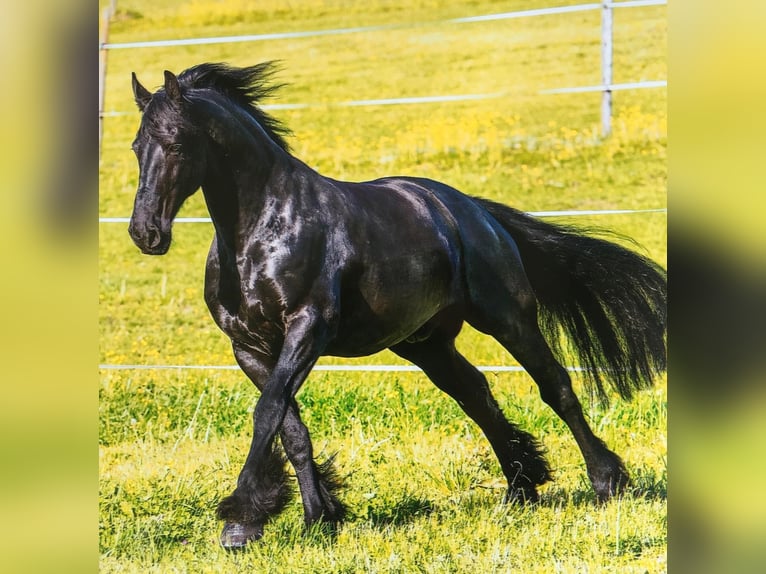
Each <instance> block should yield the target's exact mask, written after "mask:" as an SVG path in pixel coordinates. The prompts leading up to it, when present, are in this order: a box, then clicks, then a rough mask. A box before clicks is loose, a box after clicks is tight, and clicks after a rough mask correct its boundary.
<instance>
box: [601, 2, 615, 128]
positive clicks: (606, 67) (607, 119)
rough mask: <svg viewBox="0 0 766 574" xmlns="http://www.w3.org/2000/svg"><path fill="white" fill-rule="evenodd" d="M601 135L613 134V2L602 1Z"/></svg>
mask: <svg viewBox="0 0 766 574" xmlns="http://www.w3.org/2000/svg"><path fill="white" fill-rule="evenodd" d="M601 85H602V86H603V91H602V92H601V134H602V135H604V136H608V135H609V134H611V133H612V2H611V0H601Z"/></svg>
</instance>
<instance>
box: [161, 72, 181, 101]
mask: <svg viewBox="0 0 766 574" xmlns="http://www.w3.org/2000/svg"><path fill="white" fill-rule="evenodd" d="M165 93H166V94H167V96H168V98H170V101H172V102H175V103H177V104H180V103H181V86H179V85H178V78H176V76H175V74H173V72H168V71H167V70H165Z"/></svg>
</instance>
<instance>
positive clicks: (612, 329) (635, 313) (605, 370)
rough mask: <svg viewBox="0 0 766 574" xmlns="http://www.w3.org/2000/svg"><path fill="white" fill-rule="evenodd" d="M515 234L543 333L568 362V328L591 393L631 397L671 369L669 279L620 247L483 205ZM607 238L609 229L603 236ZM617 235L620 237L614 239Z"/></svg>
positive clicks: (494, 205)
mask: <svg viewBox="0 0 766 574" xmlns="http://www.w3.org/2000/svg"><path fill="white" fill-rule="evenodd" d="M476 200H477V201H478V203H479V204H480V205H481V206H482V207H483V208H484V209H485V210H487V211H488V212H489V213H490V214H491V215H492V217H494V218H495V219H496V220H497V221H498V223H500V225H501V226H502V227H503V228H504V229H505V230H506V231H507V232H508V233H509V234H510V236H511V237H512V238H513V240H514V241H515V242H516V245H517V246H518V249H519V253H520V255H521V260H522V263H523V265H524V269H525V272H526V274H527V277H528V278H529V281H530V284H531V285H532V289H533V290H534V292H535V296H536V298H537V300H538V305H539V316H538V321H539V324H540V329H541V331H542V332H543V334H544V336H545V337H546V339H547V340H548V342H549V344H550V345H551V347H552V348H553V350H554V353H555V354H556V355H557V356H558V357H559V358H560V359H561V358H563V353H562V345H561V341H562V338H561V333H562V330H563V332H564V334H565V335H566V339H568V340H569V342H570V346H571V347H572V348H573V350H574V353H575V355H576V357H577V358H578V359H579V363H580V366H581V367H582V368H583V370H584V378H585V381H586V385H588V387H589V390H590V391H591V392H593V391H595V392H596V393H597V395H598V397H599V399H600V400H601V402H602V403H606V402H607V397H608V395H607V392H606V390H605V388H604V381H607V382H608V383H609V384H611V387H612V388H613V389H614V390H615V391H617V393H619V395H620V396H621V397H622V398H624V399H630V398H631V397H632V396H633V393H634V391H636V390H639V389H644V388H648V387H650V386H651V385H652V383H653V382H654V379H655V378H656V376H657V375H658V374H660V373H662V372H663V371H665V369H666V367H667V351H666V348H667V346H666V333H667V273H666V271H665V270H664V269H663V268H662V267H661V266H660V265H658V264H657V263H655V262H654V261H652V260H650V259H649V258H647V257H644V256H643V255H640V254H638V253H636V252H634V251H631V250H629V249H626V248H624V247H622V246H620V245H618V244H617V243H613V242H611V241H607V240H604V239H601V238H597V237H593V236H592V234H588V233H589V231H592V230H579V229H576V228H573V227H568V226H563V225H558V224H556V225H553V224H550V223H547V222H543V221H541V220H539V219H536V218H534V217H531V216H529V215H526V214H525V213H523V212H521V211H518V210H516V209H512V208H510V207H507V206H505V205H501V204H499V203H495V202H492V201H488V200H485V199H478V198H477V199H476ZM603 233H605V232H603V231H601V232H600V234H603ZM612 235H614V234H612Z"/></svg>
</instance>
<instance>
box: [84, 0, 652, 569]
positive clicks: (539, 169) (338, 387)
mask: <svg viewBox="0 0 766 574" xmlns="http://www.w3.org/2000/svg"><path fill="white" fill-rule="evenodd" d="M576 3H578V2H571V1H570V2H565V1H561V2H554V3H553V4H556V5H564V4H576ZM104 4H105V2H101V5H102V6H103V5H104ZM253 4H257V7H252V5H253ZM550 4H551V3H549V2H548V1H520V0H519V1H490V0H475V1H462V2H451V3H444V2H436V1H430V0H415V1H409V2H404V1H402V0H372V1H370V2H365V3H356V2H340V1H321V0H290V2H276V1H272V0H265V1H263V2H258V3H248V2H245V1H244V0H232V1H229V2H216V1H214V0H195V1H191V2H190V1H182V0H175V1H169V0H167V1H164V2H148V1H146V0H120V2H118V13H117V15H116V18H115V20H114V22H113V23H112V27H111V34H110V41H112V42H123V41H132V40H143V39H164V38H182V37H198V36H200V37H201V36H218V35H232V34H243V33H248V34H251V33H266V32H282V31H292V30H319V29H331V28H339V27H352V26H371V25H388V24H393V23H404V24H405V25H403V26H401V27H399V28H393V29H391V30H386V31H381V32H373V33H363V34H349V35H344V36H328V37H316V38H301V39H292V40H285V41H282V40H275V41H269V42H257V43H242V44H220V45H210V46H192V47H182V48H151V49H149V48H146V49H135V50H114V51H112V52H110V54H109V66H108V76H107V94H106V96H107V97H106V109H107V110H108V111H118V112H126V111H127V112H132V111H133V110H134V109H135V107H134V105H133V102H132V94H131V90H130V72H131V71H136V72H137V73H138V75H139V78H140V79H141V80H142V82H143V83H144V84H145V85H146V86H147V87H150V88H154V87H157V86H158V85H160V83H161V78H162V71H163V70H164V69H171V70H174V71H176V72H179V71H180V70H182V69H184V68H186V67H188V66H190V65H193V64H196V63H199V62H202V61H228V62H230V63H232V64H237V65H246V64H251V63H254V62H259V61H262V60H267V59H280V60H282V68H283V71H282V72H281V73H280V75H279V79H280V80H281V81H284V82H286V83H287V85H286V86H285V87H284V88H283V90H282V92H281V97H280V99H279V100H278V101H275V102H274V103H299V102H308V103H312V104H315V105H313V106H312V107H309V108H305V109H300V110H279V111H275V112H274V114H275V115H276V116H278V117H279V118H280V119H283V120H284V121H285V122H286V123H287V125H289V126H290V127H291V128H292V129H293V131H294V137H293V138H291V144H292V146H293V149H294V152H295V154H296V155H297V156H298V157H300V158H301V159H303V160H304V161H306V162H307V163H309V164H310V165H312V166H314V167H315V168H316V169H318V170H319V171H320V172H321V173H324V174H326V175H329V176H332V177H337V178H344V179H351V180H360V179H369V178H373V177H378V176H381V175H385V174H395V173H401V174H411V175H421V176H427V177H433V178H436V179H440V180H443V181H445V182H448V183H450V184H451V185H454V186H455V187H458V188H459V189H462V190H463V191H465V192H466V193H470V194H474V195H483V196H486V197H490V198H493V199H498V200H502V201H504V202H506V203H508V204H510V205H513V206H515V207H518V208H521V209H526V210H530V211H532V210H548V209H557V210H558V209H607V208H654V207H664V206H665V204H666V197H665V185H666V166H665V152H666V143H667V142H666V135H667V116H666V112H665V102H666V93H665V91H664V90H644V91H635V92H619V93H617V94H615V119H614V134H613V136H612V137H611V138H609V139H606V140H604V139H602V138H601V137H600V136H599V116H598V113H599V95H598V94H574V95H540V94H539V91H540V90H543V89H547V88H556V87H563V86H578V85H593V84H597V83H598V81H599V73H598V69H599V15H598V12H597V11H596V12H583V13H576V14H571V15H568V16H548V17H540V18H527V19H521V20H508V21H501V22H486V23H481V24H478V23H477V24H465V25H456V24H444V23H438V22H440V21H443V20H446V19H449V18H455V17H462V16H471V15H476V14H489V13H496V12H504V11H510V10H517V9H528V8H536V7H542V6H546V5H550ZM665 13H666V10H665V8H663V7H651V8H637V9H625V10H620V11H618V12H617V13H616V15H615V39H616V50H615V81H617V82H621V81H635V80H639V79H647V80H650V79H662V78H665V77H666V69H665V50H664V46H665V40H666V23H665ZM416 22H426V23H428V24H423V25H417V26H415V25H412V24H413V23H416ZM466 93H502V96H501V97H498V98H495V99H491V100H480V101H471V102H462V103H447V104H426V105H410V106H375V107H365V108H353V107H338V106H335V105H333V103H336V102H343V101H349V100H358V99H377V98H389V97H404V96H426V95H438V94H466ZM137 123H138V116H137V114H132V113H131V114H127V115H124V116H117V117H107V118H106V120H105V138H104V148H103V155H102V158H101V163H100V214H101V215H103V216H124V215H128V214H129V213H130V209H131V206H132V199H133V194H134V192H135V186H136V180H137V167H136V163H135V159H134V157H133V155H132V153H131V152H130V149H129V147H130V142H131V140H132V138H133V136H134V133H135V130H136V128H137ZM204 214H205V210H204V204H203V202H202V198H201V197H199V196H195V197H193V198H192V199H191V200H190V201H189V202H188V204H187V205H186V206H185V207H184V208H183V209H182V212H181V214H180V215H181V216H192V215H204ZM573 222H574V223H578V224H582V225H596V226H602V227H607V228H609V229H614V230H616V231H618V232H620V233H624V234H625V235H627V236H629V237H632V238H634V239H635V240H636V241H638V242H639V244H640V245H641V246H642V247H641V248H642V249H643V250H644V252H645V253H648V254H649V255H650V256H651V257H652V258H654V259H656V260H657V261H660V262H662V263H664V262H665V261H666V249H665V240H666V228H665V223H666V220H665V215H664V214H642V215H619V216H602V217H593V218H586V219H582V218H580V219H577V220H573ZM174 231H175V233H174V244H173V247H172V248H171V251H170V253H169V254H168V255H166V256H164V257H162V258H150V257H146V256H142V255H140V253H138V250H137V249H136V248H135V247H134V246H133V245H132V243H131V242H130V239H129V238H128V236H127V233H126V226H125V225H122V224H102V225H101V226H100V241H99V263H100V273H99V281H100V290H99V303H100V333H101V349H100V361H101V362H102V363H131V364H233V358H232V357H231V353H230V350H229V345H228V342H227V341H226V339H225V337H224V336H223V335H222V334H220V333H219V332H218V331H217V329H216V328H215V326H214V324H213V323H212V321H211V319H210V318H209V316H208V313H207V310H206V309H205V307H204V302H203V300H202V276H203V267H204V259H205V255H206V252H207V247H208V245H209V242H210V239H211V229H210V226H209V225H205V224H188V225H180V224H179V225H176V227H175V230H174ZM460 347H461V349H462V350H463V351H464V352H465V354H466V355H467V356H468V357H469V358H470V359H471V360H472V361H474V362H475V363H476V364H485V365H487V364H513V359H512V358H511V357H509V356H508V355H507V354H506V353H505V352H504V351H502V350H501V349H500V348H499V347H498V346H497V345H496V344H494V342H492V341H490V340H488V339H487V338H485V337H481V336H479V335H478V334H477V333H475V332H473V331H472V330H470V329H465V331H464V333H463V334H462V335H461V340H460ZM323 362H325V363H338V362H342V361H340V360H338V359H331V358H327V359H324V360H323ZM352 362H353V361H352ZM357 362H364V363H398V362H401V361H398V360H397V359H396V358H394V357H393V356H391V354H390V353H381V354H379V355H376V356H374V357H369V358H367V359H364V360H362V361H357ZM489 378H490V382H491V384H492V386H493V388H494V390H495V392H496V395H497V397H498V400H499V401H500V403H501V405H503V408H504V410H505V412H506V414H507V415H508V416H509V418H511V419H512V420H515V421H516V422H518V423H519V424H520V425H521V426H522V427H523V428H525V429H527V430H529V431H530V432H532V433H533V434H535V435H537V436H538V437H539V438H540V439H541V441H542V442H543V444H544V445H545V447H546V448H547V449H548V453H549V460H550V461H551V463H552V466H553V467H554V469H555V476H556V480H555V482H554V483H552V484H550V485H548V486H546V487H545V488H544V489H543V493H542V495H543V496H542V498H543V500H542V503H541V505H540V506H539V507H538V508H536V509H519V508H515V507H506V506H503V505H502V504H500V500H501V497H502V493H503V488H502V487H503V484H502V481H501V480H500V479H501V476H502V475H501V473H500V470H499V468H498V465H497V463H496V461H495V459H494V456H493V455H492V453H491V451H490V449H489V446H488V445H487V443H486V441H485V440H484V439H483V437H482V436H481V434H480V433H479V431H478V429H477V428H476V427H475V425H473V424H472V423H471V422H470V421H468V420H467V419H466V417H465V416H463V415H462V413H461V412H460V411H459V409H458V407H457V406H456V405H454V404H453V403H452V402H451V401H450V400H449V399H447V398H446V397H444V396H442V395H441V394H440V393H439V392H438V391H436V389H435V388H433V386H432V385H430V383H429V382H428V381H427V380H426V379H425V378H424V377H423V376H421V375H418V374H416V373H391V374H385V373H374V374H369V373H364V374H360V373H322V372H317V373H314V374H312V375H311V377H310V378H309V380H308V381H307V383H306V384H305V386H304V388H303V390H302V391H301V393H300V394H299V402H300V404H301V407H302V412H303V415H304V419H305V420H306V423H307V424H308V426H309V428H310V430H311V431H312V435H313V438H314V443H315V446H316V449H317V451H318V452H321V453H322V456H327V455H329V454H332V453H334V452H337V453H338V459H337V460H338V463H339V467H340V470H341V472H342V473H343V474H344V475H345V476H346V477H347V482H348V488H347V490H346V492H345V493H344V500H345V501H346V502H347V503H348V505H349V507H350V508H351V510H352V513H353V514H352V517H351V519H350V520H349V522H348V523H347V524H346V525H345V526H344V527H343V528H342V529H341V531H340V533H339V535H338V536H337V538H335V539H332V538H330V537H328V536H327V535H325V534H324V533H322V532H308V533H305V532H304V531H303V528H302V516H301V510H300V505H299V504H298V502H297V501H296V502H295V503H294V504H292V505H291V506H290V507H289V508H288V510H287V511H286V512H285V513H284V514H283V515H281V516H280V517H278V518H277V519H276V520H275V521H274V522H273V523H272V524H271V525H270V528H269V530H268V531H267V536H266V538H265V539H264V540H263V542H262V543H261V544H259V545H257V546H255V547H253V548H252V549H250V550H248V551H247V552H245V553H243V554H240V555H228V554H226V553H224V552H223V551H222V550H220V549H219V548H218V546H217V542H216V539H217V535H218V531H219V528H220V525H219V524H218V523H216V521H215V518H214V509H215V504H216V502H217V500H218V499H219V498H220V497H221V496H223V495H225V494H227V493H228V492H229V491H230V490H231V488H232V487H233V485H234V482H235V480H236V475H237V472H238V471H239V468H240V465H241V463H242V461H243V460H244V457H245V454H246V449H247V447H248V445H249V434H250V428H251V422H250V414H249V413H250V411H251V409H252V407H253V405H254V403H255V401H256V399H257V394H256V393H255V392H254V389H253V387H252V385H250V384H249V383H248V382H247V381H246V380H245V377H244V376H243V375H242V374H241V373H239V372H237V371H182V372H176V371H102V376H101V382H100V388H99V396H100V413H99V414H100V433H99V462H100V522H99V530H100V553H101V558H100V566H101V569H102V570H103V571H105V572H218V571H234V570H245V569H251V570H254V571H259V572H358V571H369V572H462V571H475V572H517V571H518V572H662V571H665V570H666V563H665V553H666V519H665V515H666V514H665V513H666V484H667V482H666V453H667V449H666V441H665V438H666V435H665V429H666V416H667V415H666V397H667V391H666V389H667V385H666V381H664V380H663V381H660V382H659V384H658V387H657V388H656V389H655V390H653V391H649V392H646V393H642V394H641V395H640V396H638V397H637V399H636V400H635V401H634V402H632V403H629V404H625V403H618V402H613V404H612V405H611V406H610V407H607V408H600V407H599V406H598V405H596V404H591V403H590V401H589V400H588V399H587V397H583V399H584V402H585V404H586V407H585V408H586V411H587V413H588V416H589V418H590V420H591V423H592V425H593V427H594V430H595V431H596V432H597V434H599V435H600V436H601V437H602V438H603V439H604V440H605V441H606V442H607V443H608V444H609V445H610V446H612V447H613V448H614V450H616V451H617V452H618V453H620V454H621V455H622V456H623V458H624V459H625V461H626V463H627V465H628V467H629V469H630V470H631V472H632V474H633V475H634V477H635V487H636V488H635V490H634V492H632V493H631V494H630V495H628V496H626V497H625V498H623V499H622V500H620V501H613V502H610V503H609V504H607V505H605V506H597V505H595V503H594V500H593V495H592V493H591V491H590V486H589V484H588V483H587V479H586V478H585V474H584V465H583V463H582V459H581V457H580V455H579V452H578V451H577V449H576V446H575V444H574V440H573V439H572V437H571V435H570V434H569V433H568V431H566V429H565V428H564V425H563V423H561V421H559V420H558V419H557V418H556V417H555V415H553V414H552V413H551V411H550V409H548V408H547V407H546V406H545V405H543V404H542V403H541V401H540V400H539V398H538V396H537V392H536V389H535V387H534V383H533V382H532V381H531V380H530V379H529V378H528V377H527V376H526V375H524V374H515V373H512V374H505V373H504V374H494V375H492V374H490V375H489Z"/></svg>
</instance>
